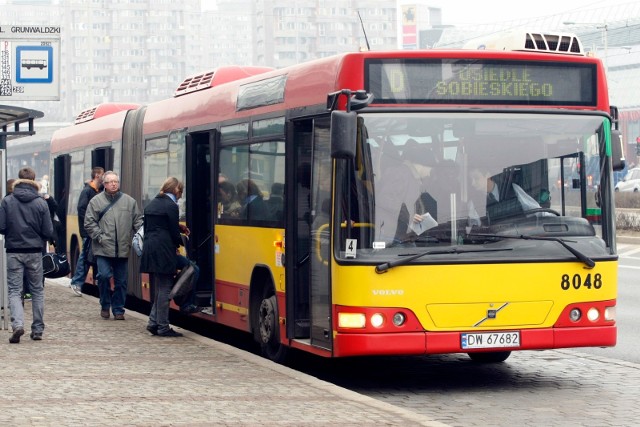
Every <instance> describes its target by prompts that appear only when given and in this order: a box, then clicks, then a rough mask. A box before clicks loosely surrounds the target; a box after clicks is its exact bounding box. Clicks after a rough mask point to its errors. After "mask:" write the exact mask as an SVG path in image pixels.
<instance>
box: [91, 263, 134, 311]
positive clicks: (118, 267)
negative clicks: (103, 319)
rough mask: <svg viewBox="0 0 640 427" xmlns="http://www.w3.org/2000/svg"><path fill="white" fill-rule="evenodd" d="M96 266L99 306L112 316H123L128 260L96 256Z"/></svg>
mask: <svg viewBox="0 0 640 427" xmlns="http://www.w3.org/2000/svg"><path fill="white" fill-rule="evenodd" d="M96 264H97V265H98V274H97V278H98V290H99V291H100V306H101V307H102V309H103V310H109V308H111V311H112V312H113V314H114V315H115V314H124V304H125V302H126V299H127V271H128V267H129V258H111V257H106V256H100V255H98V256H96ZM111 277H113V284H114V287H113V295H111Z"/></svg>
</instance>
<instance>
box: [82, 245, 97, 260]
mask: <svg viewBox="0 0 640 427" xmlns="http://www.w3.org/2000/svg"><path fill="white" fill-rule="evenodd" d="M84 250H85V253H84V260H85V261H86V263H87V264H89V265H96V256H95V255H94V254H93V240H92V239H87V244H86V247H85V249H84Z"/></svg>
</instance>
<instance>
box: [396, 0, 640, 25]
mask: <svg viewBox="0 0 640 427" xmlns="http://www.w3.org/2000/svg"><path fill="white" fill-rule="evenodd" d="M405 1H407V0H403V2H405ZM433 4H434V7H440V9H441V11H442V21H443V23H444V24H450V25H464V24H473V25H478V24H493V23H499V22H504V21H514V20H520V19H533V18H539V17H547V16H553V15H556V14H561V13H566V12H577V11H585V10H592V9H600V8H605V7H615V6H619V5H637V4H638V2H637V1H636V2H633V1H630V0H534V1H530V2H522V1H518V0H511V1H509V0H448V1H443V0H434V1H433Z"/></svg>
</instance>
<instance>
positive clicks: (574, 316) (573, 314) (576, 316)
mask: <svg viewBox="0 0 640 427" xmlns="http://www.w3.org/2000/svg"><path fill="white" fill-rule="evenodd" d="M581 317H582V312H581V311H580V309H579V308H574V309H572V310H571V311H570V312H569V319H571V321H572V322H577V321H579V320H580V318H581Z"/></svg>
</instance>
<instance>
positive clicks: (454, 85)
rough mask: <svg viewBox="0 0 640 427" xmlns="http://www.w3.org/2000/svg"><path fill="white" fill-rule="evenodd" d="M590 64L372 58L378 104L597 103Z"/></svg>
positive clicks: (368, 69)
mask: <svg viewBox="0 0 640 427" xmlns="http://www.w3.org/2000/svg"><path fill="white" fill-rule="evenodd" d="M595 77H596V68H595V65H592V64H577V63H569V62H566V63H562V62H553V63H552V62H532V61H496V60H468V59H460V60H458V59H444V60H429V59H420V60H413V59H401V60H398V59H390V60H386V59H371V60H367V61H366V64H365V86H366V87H367V90H368V91H369V92H372V93H373V94H374V97H375V98H374V99H375V100H374V102H375V103H378V104H509V105H575V106H578V105H580V106H595V105H596V78H595Z"/></svg>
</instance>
